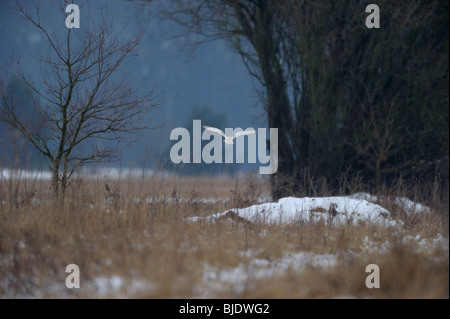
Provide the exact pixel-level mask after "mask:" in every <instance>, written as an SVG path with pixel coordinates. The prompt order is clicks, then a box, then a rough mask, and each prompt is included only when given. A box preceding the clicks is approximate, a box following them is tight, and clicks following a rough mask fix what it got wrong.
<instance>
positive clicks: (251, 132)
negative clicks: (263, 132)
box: [233, 129, 256, 138]
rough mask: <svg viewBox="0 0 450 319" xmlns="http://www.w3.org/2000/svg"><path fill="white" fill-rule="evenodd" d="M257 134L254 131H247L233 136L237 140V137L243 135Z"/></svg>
mask: <svg viewBox="0 0 450 319" xmlns="http://www.w3.org/2000/svg"><path fill="white" fill-rule="evenodd" d="M255 133H256V131H255V130H253V129H252V130H245V131H241V132H237V133H236V134H234V135H233V136H234V137H235V138H236V137H239V136H241V135H249V134H255Z"/></svg>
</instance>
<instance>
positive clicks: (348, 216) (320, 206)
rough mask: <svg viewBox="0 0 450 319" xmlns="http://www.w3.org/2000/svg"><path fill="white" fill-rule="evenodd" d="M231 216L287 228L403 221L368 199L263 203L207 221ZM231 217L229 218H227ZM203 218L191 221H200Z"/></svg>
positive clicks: (380, 223) (307, 199) (216, 215)
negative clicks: (303, 224) (292, 224)
mask: <svg viewBox="0 0 450 319" xmlns="http://www.w3.org/2000/svg"><path fill="white" fill-rule="evenodd" d="M230 212H232V213H234V214H236V215H238V216H239V217H241V218H244V219H247V220H248V221H250V222H257V223H268V224H286V223H290V222H317V221H320V220H323V221H325V222H326V223H327V224H328V223H330V222H331V223H332V224H334V225H339V224H353V225H358V224H359V223H360V222H364V223H371V224H377V225H382V226H397V225H399V224H402V222H401V221H396V220H393V219H392V218H391V217H390V213H389V211H388V210H386V209H384V208H383V207H381V206H379V205H377V204H374V203H371V202H369V201H367V200H365V199H354V198H349V197H312V198H310V197H303V198H296V197H286V198H282V199H280V200H279V201H278V202H271V203H263V204H259V205H253V206H250V207H247V208H233V209H229V210H227V211H225V212H222V213H218V214H214V215H211V216H208V217H205V218H206V219H212V220H213V221H215V220H217V219H219V218H224V217H226V216H229V214H230ZM227 214H228V215H227ZM200 218H201V217H191V218H190V220H192V221H196V220H199V219H200Z"/></svg>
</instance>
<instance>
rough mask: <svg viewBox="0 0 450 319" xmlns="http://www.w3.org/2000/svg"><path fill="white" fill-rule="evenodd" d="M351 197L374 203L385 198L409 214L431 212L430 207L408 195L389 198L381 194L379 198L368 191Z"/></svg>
mask: <svg viewBox="0 0 450 319" xmlns="http://www.w3.org/2000/svg"><path fill="white" fill-rule="evenodd" d="M349 197H350V198H354V199H365V200H367V201H369V202H373V203H376V202H378V200H383V201H387V202H389V201H393V203H394V204H395V205H397V206H399V208H401V209H403V211H404V212H405V213H406V214H407V215H411V214H418V213H429V212H430V208H429V207H427V206H425V205H422V204H420V203H416V202H413V201H412V200H410V199H409V198H406V197H395V198H393V199H389V198H383V196H381V197H380V198H378V197H377V196H376V195H371V194H368V193H355V194H353V195H351V196H349Z"/></svg>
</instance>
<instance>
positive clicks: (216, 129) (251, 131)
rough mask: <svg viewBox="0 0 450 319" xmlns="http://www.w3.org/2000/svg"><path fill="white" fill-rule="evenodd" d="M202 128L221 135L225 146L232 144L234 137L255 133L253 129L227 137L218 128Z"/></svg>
mask: <svg viewBox="0 0 450 319" xmlns="http://www.w3.org/2000/svg"><path fill="white" fill-rule="evenodd" d="M203 127H204V128H205V130H207V131H211V132H215V133H219V134H220V135H222V136H223V137H224V138H225V140H224V142H225V144H234V142H233V140H234V139H235V138H236V137H239V136H241V135H249V134H255V133H256V131H255V130H254V129H251V130H246V131H241V132H237V133H236V134H234V135H232V136H228V135H225V133H224V132H223V131H222V130H219V129H218V128H215V127H211V126H206V125H203Z"/></svg>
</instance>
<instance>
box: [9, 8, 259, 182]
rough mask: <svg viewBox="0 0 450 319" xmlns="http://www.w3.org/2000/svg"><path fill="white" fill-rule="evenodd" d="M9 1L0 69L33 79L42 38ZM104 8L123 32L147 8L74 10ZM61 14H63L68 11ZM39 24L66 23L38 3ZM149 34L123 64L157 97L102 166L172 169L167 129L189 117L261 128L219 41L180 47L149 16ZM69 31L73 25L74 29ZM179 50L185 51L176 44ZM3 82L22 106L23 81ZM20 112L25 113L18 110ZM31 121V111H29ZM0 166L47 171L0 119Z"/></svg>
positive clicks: (242, 71) (234, 60)
mask: <svg viewBox="0 0 450 319" xmlns="http://www.w3.org/2000/svg"><path fill="white" fill-rule="evenodd" d="M8 3H11V2H10V1H6V0H1V1H0V38H1V45H0V72H1V73H2V74H3V73H4V72H5V69H6V65H7V64H8V63H10V62H11V61H13V60H14V61H16V60H17V59H18V58H20V63H21V67H22V69H23V70H24V73H25V74H32V75H33V76H34V79H35V80H36V81H38V80H39V76H38V74H39V72H42V71H44V72H45V70H40V69H39V67H38V64H37V63H36V60H35V59H34V58H33V56H36V55H35V53H36V52H41V53H45V51H46V49H47V46H48V42H47V41H46V40H45V39H44V36H43V34H42V32H41V31H40V30H38V29H37V28H35V27H34V26H33V25H31V24H30V23H27V22H25V21H23V20H21V19H20V18H19V17H18V16H16V15H14V14H13V13H12V12H11V10H10V9H9V8H8V7H7V4H8ZM105 4H107V5H108V16H107V18H108V19H111V20H112V21H113V22H114V25H115V26H117V28H120V27H122V26H123V25H124V24H127V23H129V26H128V32H133V30H137V28H138V27H139V25H144V24H145V23H146V22H147V21H148V15H147V14H148V13H149V10H150V6H139V3H138V2H129V1H105V0H100V1H95V2H92V1H91V2H89V11H90V12H88V10H87V9H86V8H81V10H80V20H81V21H80V26H81V28H83V16H85V15H87V14H91V15H93V16H95V14H97V13H99V10H100V7H101V6H103V5H105ZM68 14H69V13H68ZM68 14H67V15H68ZM41 16H42V18H43V20H44V22H43V24H44V25H46V26H47V27H48V29H49V30H50V31H51V32H55V33H58V32H60V31H62V33H63V32H64V31H65V30H63V29H62V28H66V26H65V20H64V19H63V18H62V15H61V12H58V11H57V10H56V9H55V8H54V6H53V5H52V1H42V2H41ZM149 21H150V22H149V26H148V29H147V36H148V38H147V39H146V40H145V41H143V42H142V45H141V49H140V55H139V56H137V57H132V58H130V59H129V62H128V64H127V66H126V71H127V72H129V73H130V80H131V81H133V83H129V85H131V86H135V87H137V86H140V91H142V92H146V91H148V90H151V89H155V95H158V99H157V102H158V103H161V105H159V106H158V107H157V108H155V109H153V111H152V112H150V113H149V118H150V127H149V129H148V130H145V131H144V132H143V136H142V137H139V138H138V140H137V141H136V142H135V143H132V144H131V145H129V146H127V147H126V148H125V149H124V150H123V152H122V155H121V158H120V160H119V161H117V162H113V163H106V164H103V165H106V166H116V167H117V166H120V167H122V168H128V167H137V168H142V167H143V166H144V165H145V167H146V168H153V167H155V165H156V166H158V167H159V168H164V169H172V168H173V167H174V165H173V164H172V163H171V162H170V158H169V151H170V147H171V146H172V145H173V143H174V141H170V139H169V136H170V132H171V130H172V129H174V128H176V127H185V128H187V129H188V130H190V131H191V129H192V120H193V119H201V120H202V125H209V126H215V127H219V128H221V129H224V128H225V127H231V128H237V127H241V128H243V129H246V128H247V127H254V128H257V127H266V124H265V123H266V120H265V117H264V113H263V110H262V107H261V105H260V100H259V98H258V96H257V93H256V89H258V85H259V84H258V83H257V82H256V81H254V80H252V78H251V76H250V75H249V73H248V71H247V70H246V68H245V66H244V64H243V63H242V60H241V58H240V57H239V56H238V55H236V54H235V53H233V52H232V51H231V50H230V49H229V48H227V46H226V44H225V42H224V41H223V40H216V41H212V42H207V43H204V44H202V45H200V46H199V47H198V48H196V49H195V51H193V50H191V48H185V46H184V41H183V39H182V38H173V37H171V36H169V35H168V34H169V33H171V34H173V32H174V31H176V30H175V28H176V26H175V25H174V24H169V23H167V22H164V21H162V22H161V21H158V19H156V18H150V20H149ZM74 30H75V32H76V29H74ZM183 48H184V49H183ZM8 85H11V86H12V87H13V88H14V91H15V92H16V93H18V95H19V96H21V101H22V103H23V104H24V105H27V103H31V99H30V98H29V97H28V96H27V93H26V91H25V85H24V84H23V82H22V81H21V80H20V79H18V78H14V79H12V80H11V81H10V82H9V83H8ZM25 114H26V112H25ZM27 116H30V118H32V117H33V114H28V115H27ZM0 143H1V147H0V165H1V166H9V165H17V163H22V164H21V165H25V164H26V165H29V166H28V167H27V168H33V169H37V168H42V169H47V166H48V163H47V162H46V161H45V159H43V157H42V156H40V155H39V154H38V153H37V152H36V151H35V150H33V148H32V147H31V146H27V145H26V144H25V143H24V140H23V139H22V138H21V137H20V136H19V134H13V133H12V132H11V130H10V129H9V128H8V127H7V125H6V124H5V123H3V122H0ZM258 167H259V164H213V165H202V164H196V165H190V167H188V168H186V167H184V168H183V170H184V172H187V173H201V172H207V173H217V172H222V173H229V174H233V173H234V172H235V171H236V170H237V169H239V170H248V169H252V170H256V169H257V168H258Z"/></svg>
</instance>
